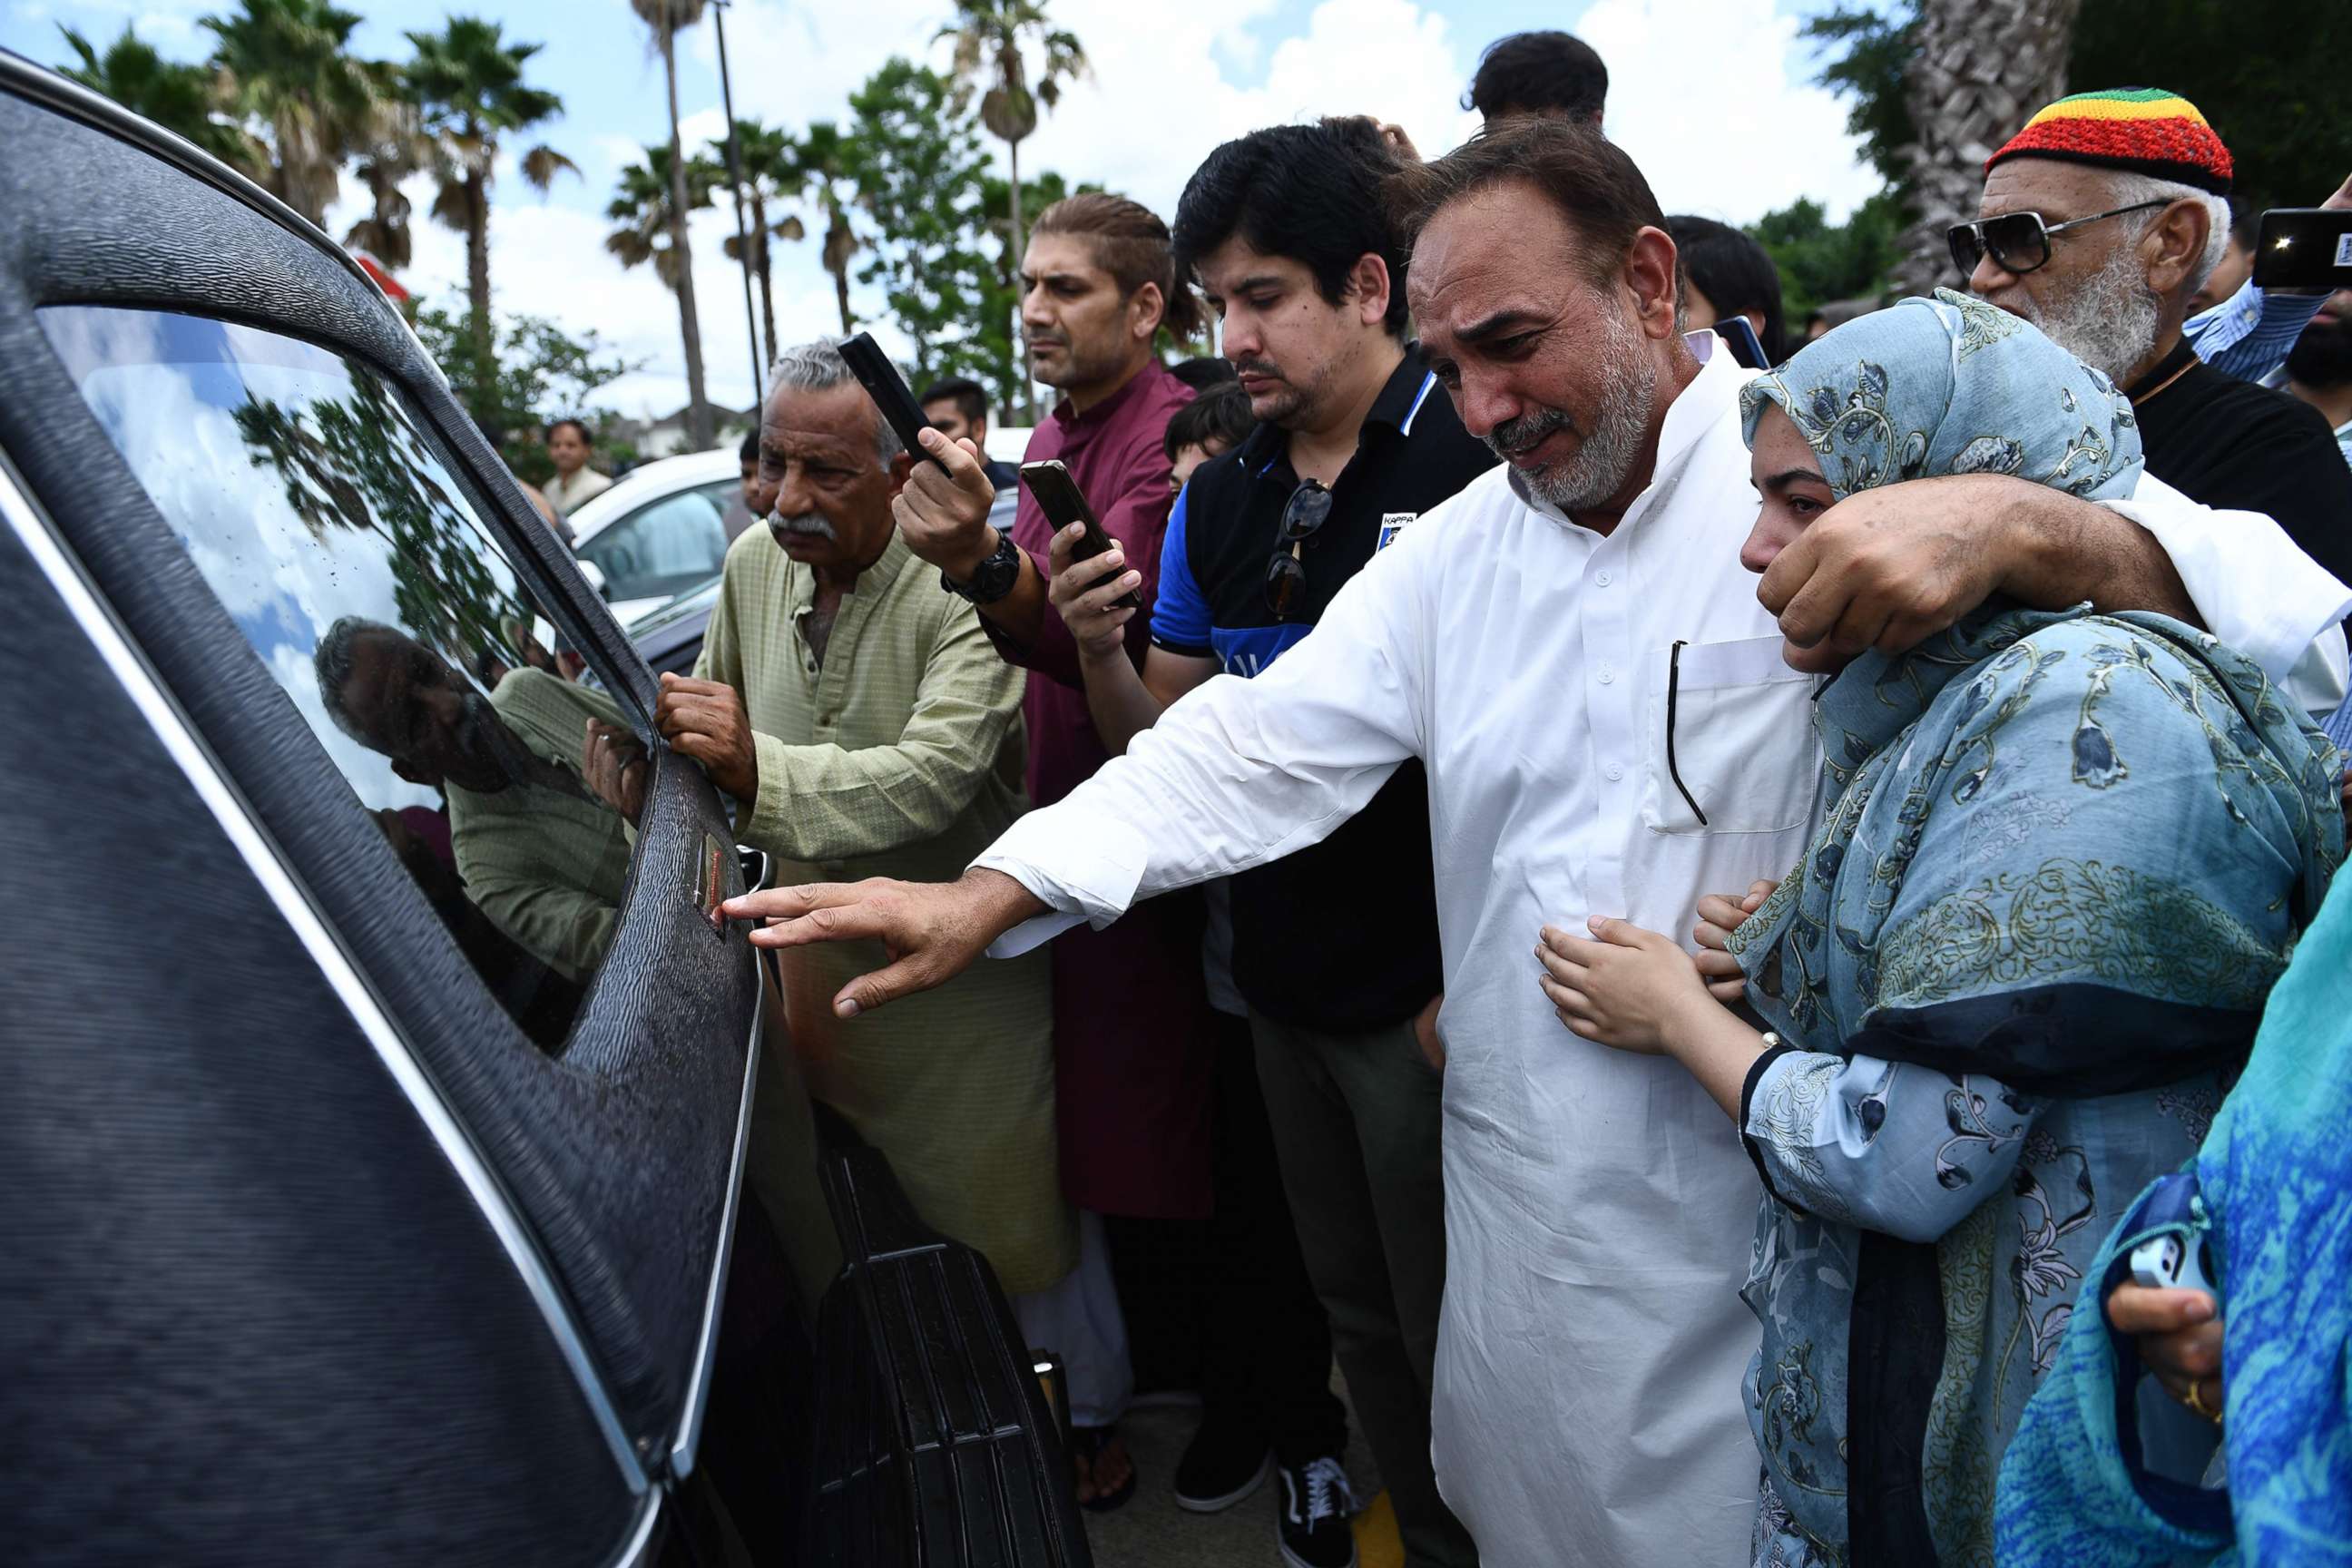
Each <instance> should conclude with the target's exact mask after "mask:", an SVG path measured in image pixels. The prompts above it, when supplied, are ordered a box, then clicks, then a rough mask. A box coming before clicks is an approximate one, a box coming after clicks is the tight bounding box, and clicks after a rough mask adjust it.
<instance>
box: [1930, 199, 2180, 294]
mask: <svg viewBox="0 0 2352 1568" xmlns="http://www.w3.org/2000/svg"><path fill="white" fill-rule="evenodd" d="M2169 205H2172V204H2171V203H2170V202H2169V201H2168V200H2167V199H2166V198H2164V197H2161V196H2158V197H2157V198H2156V199H2154V200H2152V201H2145V202H2134V203H2133V204H2132V205H2129V206H2127V207H2117V208H2116V210H2115V211H2113V212H2105V213H2093V214H2092V215H2091V216H2089V217H2078V218H2069V219H2067V220H2066V221H2065V222H2064V223H2044V222H2042V215H2041V214H2040V213H2003V214H2001V215H2000V216H1999V217H1982V218H1979V219H1977V220H1976V221H1975V222H1974V223H1960V224H1954V225H1953V226H1952V227H1951V230H1950V232H1949V233H1948V234H1947V235H1946V236H1945V240H1946V241H1947V243H1948V244H1949V245H1950V246H1951V247H1952V265H1953V266H1955V267H1957V268H1959V269H1960V276H1961V277H1963V278H1966V277H1969V275H1970V274H1972V273H1974V272H1975V271H1976V269H1977V263H1978V262H1979V261H1982V260H1983V259H1984V258H1986V257H1988V256H1990V257H1991V258H1993V263H1994V265H1996V266H1998V267H1999V268H2000V269H2001V270H2002V271H2004V272H2011V273H2015V274H2017V275H2018V276H2020V277H2022V276H2023V275H2025V274H2026V273H2028V272H2032V271H2033V270H2034V269H2035V268H2042V267H2047V266H2048V265H2049V264H2050V237H2051V236H2052V235H2053V234H2063V233H2065V232H2066V231H2067V230H2068V229H2070V228H2080V227H2082V226H2084V224H2086V223H2100V222H2104V221H2105V220H2106V219H2108V218H2111V217H2121V216H2124V214H2126V213H2137V212H2146V211H2147V209H2148V208H2150V207H2161V206H2169Z"/></svg>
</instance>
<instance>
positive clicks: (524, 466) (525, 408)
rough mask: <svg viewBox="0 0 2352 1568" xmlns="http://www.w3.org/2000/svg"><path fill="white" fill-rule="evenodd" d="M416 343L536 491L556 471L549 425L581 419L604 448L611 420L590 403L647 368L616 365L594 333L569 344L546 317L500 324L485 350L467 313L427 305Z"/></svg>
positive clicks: (640, 363) (569, 336) (619, 362)
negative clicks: (547, 438)
mask: <svg viewBox="0 0 2352 1568" xmlns="http://www.w3.org/2000/svg"><path fill="white" fill-rule="evenodd" d="M416 337H417V341H418V342H421V343H423V344H424V345H425V353H427V354H430V355H431V356H432V357H433V359H434V361H435V362H436V363H438V364H439V365H440V366H441V369H442V372H443V374H446V375H447V376H448V378H449V390H450V392H451V393H452V394H453V395H455V396H456V397H457V401H458V403H459V404H461V405H463V406H464V407H465V410H466V412H467V414H469V415H471V416H473V418H474V422H475V423H476V424H477V425H478V426H481V427H482V428H483V429H484V430H485V431H487V432H488V433H490V434H491V435H493V436H495V437H498V438H499V452H500V455H501V456H503V457H504V458H506V460H507V466H508V467H509V468H512V469H514V471H515V472H516V473H518V474H520V475H521V476H522V477H523V478H524V479H529V480H530V481H531V482H532V483H533V484H540V483H543V482H545V481H546V480H547V479H549V478H550V477H551V476H552V475H553V473H554V471H555V465H554V464H553V463H552V462H551V461H550V460H549V458H548V456H547V447H546V445H545V443H543V442H542V441H541V439H540V431H541V427H542V426H544V425H545V424H546V423H547V421H549V420H550V419H554V418H577V419H583V420H585V421H586V422H587V424H588V425H589V426H590V427H591V429H592V431H593V434H594V436H595V437H596V444H597V446H598V447H600V448H609V447H611V445H612V443H611V441H610V440H609V438H608V432H607V430H606V429H605V426H609V425H610V423H611V416H610V415H609V414H606V413H604V412H602V411H597V410H592V409H591V408H590V406H589V405H590V401H591V399H593V397H594V396H595V395H596V394H597V393H598V392H599V391H601V390H603V389H604V387H607V386H609V385H611V384H613V383H614V382H615V381H618V380H619V379H620V378H621V377H623V376H625V375H628V374H632V373H634V372H635V371H640V370H643V369H644V368H645V363H644V362H643V361H630V360H626V359H624V358H623V357H621V355H620V354H619V353H617V352H615V351H614V350H613V349H612V348H611V347H610V346H609V345H607V344H606V343H605V342H604V341H603V340H602V339H601V338H599V337H598V336H597V335H596V333H595V332H594V331H587V332H583V333H582V334H581V335H579V336H578V337H574V336H572V334H571V333H569V332H567V331H564V330H563V329H562V327H560V326H558V325H557V324H556V323H555V322H553V321H549V320H548V319H547V318H546V317H544V316H530V315H518V316H509V317H507V318H505V320H504V321H502V322H500V323H499V329H498V330H497V331H495V332H494V333H493V334H492V336H491V341H490V344H489V347H488V349H487V350H485V348H484V346H483V343H482V341H481V339H480V337H479V336H478V334H477V333H476V332H475V331H474V324H473V312H472V311H471V310H467V312H466V313H465V314H463V315H459V314H457V313H455V312H453V311H448V310H437V309H436V308H434V307H432V306H430V305H427V306H423V307H421V308H420V309H419V310H417V312H416ZM607 455H608V456H615V457H617V456H622V455H623V454H619V453H614V452H610V451H609V450H608V452H607Z"/></svg>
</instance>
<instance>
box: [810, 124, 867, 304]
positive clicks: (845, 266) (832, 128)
mask: <svg viewBox="0 0 2352 1568" xmlns="http://www.w3.org/2000/svg"><path fill="white" fill-rule="evenodd" d="M798 167H799V174H800V184H801V188H802V190H803V192H805V193H806V195H807V196H808V198H809V199H810V200H812V201H814V203H815V204H816V205H818V206H821V207H823V208H824V251H823V252H822V253H821V259H822V260H823V261H824V269H825V270H826V271H827V272H829V273H831V274H833V297H834V300H835V302H836V303H837V304H839V305H840V307H841V330H842V331H843V332H844V333H848V332H854V331H856V330H857V325H856V320H855V319H854V318H853V317H852V316H851V315H850V313H849V258H851V257H853V256H856V254H857V245H858V240H857V231H856V229H854V228H852V227H850V226H849V209H850V206H851V205H852V204H853V203H855V202H856V199H857V197H856V190H857V160H856V148H854V147H853V146H851V145H850V143H849V141H848V139H847V138H846V137H845V136H843V135H842V133H841V128H840V127H839V126H837V125H835V124H834V123H833V122H832V121H829V120H820V121H814V123H812V124H811V125H810V126H809V128H808V134H807V135H805V136H803V137H802V138H801V146H800V156H799V160H798ZM844 192H847V193H849V194H848V195H844V194H843V193H844Z"/></svg>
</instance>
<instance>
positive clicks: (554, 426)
mask: <svg viewBox="0 0 2352 1568" xmlns="http://www.w3.org/2000/svg"><path fill="white" fill-rule="evenodd" d="M566 425H569V426H572V428H573V429H574V430H577V431H579V432H580V444H581V445H582V446H583V447H593V446H594V445H595V444H596V437H593V436H591V435H590V434H588V426H586V425H584V424H583V423H581V422H580V421H579V420H577V419H572V418H564V419H551V420H549V421H548V424H547V435H546V437H545V439H547V440H550V441H552V440H554V439H555V433H556V432H557V431H558V430H561V429H562V428H563V427H564V426H566Z"/></svg>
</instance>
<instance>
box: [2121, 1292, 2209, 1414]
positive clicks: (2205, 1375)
mask: <svg viewBox="0 0 2352 1568" xmlns="http://www.w3.org/2000/svg"><path fill="white" fill-rule="evenodd" d="M2107 1321H2109V1322H2110V1323H2113V1324H2114V1325H2115V1326H2116V1331H2118V1332H2121V1333H2126V1334H2130V1335H2132V1336H2133V1337H2134V1338H2135V1339H2137V1340H2138V1341H2139V1359H2140V1361H2141V1362H2142V1363H2144V1364H2145V1365H2146V1366H2147V1369H2148V1371H2150V1372H2152V1373H2156V1381H2157V1382H2158V1383H2160V1384H2163V1385H2164V1391H2165V1392H2166V1393H2167V1394H2171V1395H2172V1397H2173V1398H2175V1399H2177V1400H2179V1401H2180V1403H2182V1404H2183V1405H2187V1404H2189V1395H2190V1394H2192V1393H2193V1394H2195V1395H2196V1397H2197V1405H2195V1406H2192V1408H2197V1409H2199V1413H2200V1414H2201V1415H2206V1416H2207V1417H2208V1418H2210V1417H2211V1415H2213V1414H2214V1413H2215V1412H2216V1411H2219V1410H2220V1409H2221V1320H2220V1319H2219V1318H2217V1317H2215V1316H2214V1314H2213V1299H2212V1298H2211V1297H2210V1296H2208V1295H2207V1294H2206V1293H2205V1292H2204V1291H2202V1290H2157V1289H2150V1288H2148V1287H2147V1286H2145V1285H2118V1286H2116V1289H2115V1293H2114V1294H2113V1295H2111V1296H2109V1297H2108V1298H2107Z"/></svg>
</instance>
